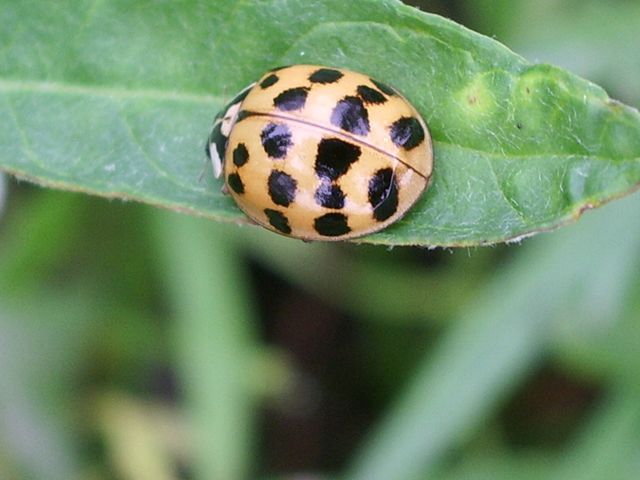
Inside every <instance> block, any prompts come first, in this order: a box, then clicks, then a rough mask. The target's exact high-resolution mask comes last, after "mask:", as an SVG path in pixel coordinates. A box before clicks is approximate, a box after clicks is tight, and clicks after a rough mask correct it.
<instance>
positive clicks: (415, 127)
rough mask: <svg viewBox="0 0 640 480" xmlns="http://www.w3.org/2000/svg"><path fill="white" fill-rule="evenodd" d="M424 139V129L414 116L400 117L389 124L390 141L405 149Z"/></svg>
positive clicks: (418, 143)
mask: <svg viewBox="0 0 640 480" xmlns="http://www.w3.org/2000/svg"><path fill="white" fill-rule="evenodd" d="M423 140H424V130H423V129H422V125H420V122H419V121H418V119H417V118H415V117H402V118H401V119H399V120H396V121H395V122H393V124H392V125H391V141H392V142H393V143H395V144H396V145H397V146H399V147H402V148H404V149H405V150H411V149H412V148H415V147H417V146H418V145H420V144H421V143H422V141H423Z"/></svg>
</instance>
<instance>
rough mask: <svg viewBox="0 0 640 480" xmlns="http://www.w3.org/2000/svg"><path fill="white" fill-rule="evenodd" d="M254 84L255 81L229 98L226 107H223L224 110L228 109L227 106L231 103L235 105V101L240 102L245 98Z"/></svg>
mask: <svg viewBox="0 0 640 480" xmlns="http://www.w3.org/2000/svg"><path fill="white" fill-rule="evenodd" d="M254 85H255V83H252V84H251V85H249V86H248V87H247V88H245V89H244V90H242V91H241V92H240V93H238V95H236V97H235V98H234V99H233V100H231V101H230V102H229V104H228V105H227V107H226V108H225V109H224V111H225V112H226V111H227V110H229V108H230V107H231V106H232V105H235V104H236V103H240V102H242V101H243V100H244V99H245V98H247V95H249V92H250V91H251V88H253V86H254Z"/></svg>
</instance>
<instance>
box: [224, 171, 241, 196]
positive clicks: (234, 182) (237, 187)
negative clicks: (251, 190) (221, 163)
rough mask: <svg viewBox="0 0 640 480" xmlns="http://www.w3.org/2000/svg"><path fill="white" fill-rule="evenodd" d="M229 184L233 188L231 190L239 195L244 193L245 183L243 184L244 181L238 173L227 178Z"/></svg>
mask: <svg viewBox="0 0 640 480" xmlns="http://www.w3.org/2000/svg"><path fill="white" fill-rule="evenodd" d="M227 183H228V184H229V186H230V187H231V190H233V191H234V192H236V193H237V194H243V193H244V183H242V179H241V178H240V175H238V174H237V173H230V174H229V176H228V177H227Z"/></svg>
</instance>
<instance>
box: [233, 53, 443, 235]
mask: <svg viewBox="0 0 640 480" xmlns="http://www.w3.org/2000/svg"><path fill="white" fill-rule="evenodd" d="M245 95H246V96H245ZM242 96H245V98H244V99H241V100H240V103H239V105H238V103H236V104H235V105H231V107H230V108H229V109H228V111H229V112H231V113H230V114H228V115H226V116H227V117H231V120H230V124H229V125H228V126H227V129H228V130H229V136H228V138H227V139H226V141H225V143H224V161H223V171H224V175H225V183H226V186H227V187H228V190H229V192H230V193H231V195H232V196H233V198H234V200H235V201H236V203H237V204H238V206H239V207H240V208H241V209H242V210H243V211H244V212H245V213H246V214H247V215H248V216H249V217H250V218H252V219H253V220H255V221H256V222H257V223H258V224H260V225H262V226H264V227H266V228H268V229H270V230H273V231H275V232H278V233H281V234H285V235H288V236H292V237H296V238H302V239H305V240H343V239H348V238H353V237H358V236H361V235H365V234H368V233H372V232H375V231H378V230H380V229H382V228H385V227H386V226H388V225H389V224H391V223H393V222H395V221H397V220H398V219H400V218H401V217H402V216H403V215H404V214H405V213H406V211H407V210H408V209H409V208H410V207H411V206H412V205H413V204H414V203H415V202H416V200H417V199H418V198H419V197H420V195H421V194H422V192H423V191H424V190H425V188H426V187H427V184H428V183H429V179H430V177H431V172H432V168H433V154H432V145H431V138H430V135H429V131H428V129H427V126H426V124H425V122H424V121H423V120H422V118H421V117H420V114H419V113H418V112H417V111H416V110H415V109H414V108H413V106H411V104H409V103H408V102H407V100H406V99H405V98H404V97H402V96H401V95H400V94H399V93H398V92H396V91H395V90H394V89H392V88H391V87H389V86H387V85H384V84H382V83H380V82H378V81H376V80H373V79H371V78H370V77H368V76H366V75H363V74H360V73H356V72H351V71H348V70H344V69H337V68H328V67H321V66H313V65H294V66H291V67H285V68H282V69H278V70H275V71H271V72H268V73H266V74H265V75H263V77H262V78H261V79H260V80H258V82H256V83H255V84H254V85H253V86H252V87H250V88H249V89H248V90H247V91H246V93H244V94H243V95H242ZM225 133H226V132H225Z"/></svg>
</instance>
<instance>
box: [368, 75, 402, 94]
mask: <svg viewBox="0 0 640 480" xmlns="http://www.w3.org/2000/svg"><path fill="white" fill-rule="evenodd" d="M369 80H371V83H373V84H374V85H375V86H376V87H378V89H379V90H381V91H382V93H384V94H386V95H389V96H393V95H395V94H396V91H395V90H394V89H393V88H391V87H390V86H389V85H387V84H386V83H382V82H379V81H377V80H374V79H373V78H370V79H369Z"/></svg>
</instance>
